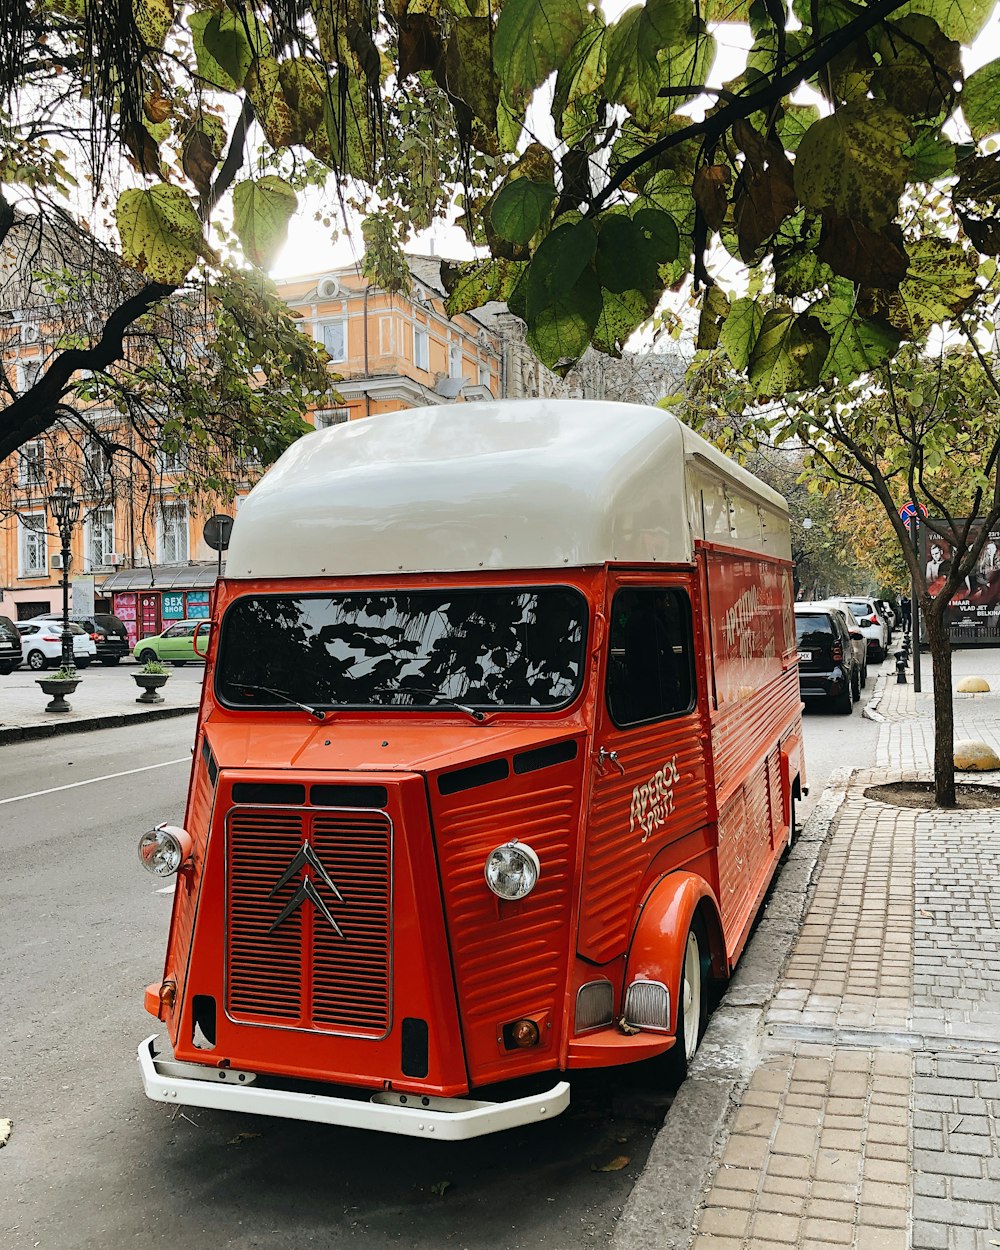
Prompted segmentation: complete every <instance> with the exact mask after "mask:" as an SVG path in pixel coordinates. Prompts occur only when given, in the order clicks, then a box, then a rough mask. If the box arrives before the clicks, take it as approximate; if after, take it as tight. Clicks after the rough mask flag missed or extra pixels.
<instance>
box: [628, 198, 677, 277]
mask: <svg viewBox="0 0 1000 1250" xmlns="http://www.w3.org/2000/svg"><path fill="white" fill-rule="evenodd" d="M636 203H640V204H641V203H642V201H641V200H640V201H636ZM632 210H633V215H632V220H633V221H634V222H635V224H636V225H637V226H638V227H639V229H640V230H641V231H642V232H643V234H644V235H645V236H646V238H647V240H648V241H649V244H650V246H651V247H652V248H653V249H654V250H655V253H656V263H657V264H658V265H665V264H669V262H670V261H674V260H676V259H677V257H678V254H679V253H680V250H681V236H680V232H679V231H678V229H677V223H676V222H675V221H674V219H673V217H671V216H670V214H669V213H664V212H662V211H661V210H660V209H658V208H639V209H636V207H635V204H633V205H632Z"/></svg>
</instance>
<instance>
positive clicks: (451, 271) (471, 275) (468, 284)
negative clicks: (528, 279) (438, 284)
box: [441, 260, 527, 317]
mask: <svg viewBox="0 0 1000 1250" xmlns="http://www.w3.org/2000/svg"><path fill="white" fill-rule="evenodd" d="M525 269H527V265H526V264H525V262H523V261H511V260H472V261H465V262H463V263H460V264H457V265H456V264H451V263H450V262H448V261H442V262H441V280H442V282H443V283H444V286H445V290H447V291H448V292H449V295H448V298H447V300H446V301H445V306H444V308H445V312H446V313H447V314H448V316H449V317H457V316H458V314H459V313H464V312H471V311H472V309H473V308H481V307H482V306H483V304H488V303H489V302H490V301H491V300H498V301H501V302H503V303H508V304H509V301H510V297H511V293H512V292H513V290H514V288H515V286H516V285H517V283H518V281H519V279H520V278H521V275H522V274H523V273H524V271H525Z"/></svg>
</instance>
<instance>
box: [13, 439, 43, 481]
mask: <svg viewBox="0 0 1000 1250" xmlns="http://www.w3.org/2000/svg"><path fill="white" fill-rule="evenodd" d="M17 484H18V486H28V487H31V486H44V485H45V444H44V443H25V444H24V446H23V447H22V448H21V450H20V451H19V452H18V462H17Z"/></svg>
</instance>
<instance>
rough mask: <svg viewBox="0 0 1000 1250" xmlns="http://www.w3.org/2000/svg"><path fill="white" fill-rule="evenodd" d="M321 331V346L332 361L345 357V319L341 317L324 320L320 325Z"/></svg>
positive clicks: (344, 358)
mask: <svg viewBox="0 0 1000 1250" xmlns="http://www.w3.org/2000/svg"><path fill="white" fill-rule="evenodd" d="M320 328H321V330H322V332H323V346H324V347H325V348H326V350H327V354H328V355H329V357H330V359H331V360H333V361H340V360H346V359H347V321H346V320H345V319H344V318H343V317H341V318H339V319H338V320H337V321H324V322H323V323H322V326H321V327H320Z"/></svg>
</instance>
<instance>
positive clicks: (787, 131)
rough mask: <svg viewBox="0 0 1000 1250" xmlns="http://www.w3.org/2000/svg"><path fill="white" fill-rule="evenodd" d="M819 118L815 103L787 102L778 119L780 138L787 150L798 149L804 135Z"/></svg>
mask: <svg viewBox="0 0 1000 1250" xmlns="http://www.w3.org/2000/svg"><path fill="white" fill-rule="evenodd" d="M818 120H819V109H818V108H817V107H816V105H815V104H786V105H785V107H784V112H783V113H782V116H781V117H780V118H779V120H778V138H779V139H780V140H781V146H782V147H783V148H784V149H785V150H786V151H787V152H796V151H798V147H799V144H800V143H801V142H802V136H803V135H804V134H805V133H806V131H807V130H808V129H809V128H810V126H812V125H813V124H814V123H815V122H817V121H818Z"/></svg>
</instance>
